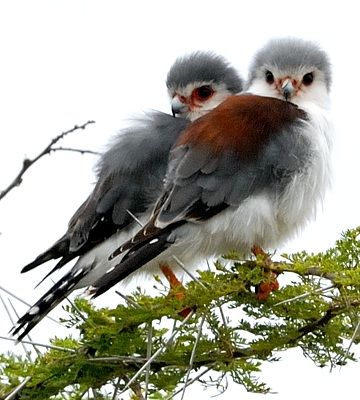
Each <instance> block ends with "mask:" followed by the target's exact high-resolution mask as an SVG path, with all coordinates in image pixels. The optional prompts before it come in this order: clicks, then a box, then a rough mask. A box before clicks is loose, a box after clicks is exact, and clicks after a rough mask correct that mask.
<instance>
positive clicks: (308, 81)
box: [302, 72, 314, 86]
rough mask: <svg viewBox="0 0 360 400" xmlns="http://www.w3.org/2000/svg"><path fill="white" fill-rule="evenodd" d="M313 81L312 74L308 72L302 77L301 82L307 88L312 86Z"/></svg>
mask: <svg viewBox="0 0 360 400" xmlns="http://www.w3.org/2000/svg"><path fill="white" fill-rule="evenodd" d="M313 80H314V74H313V73H312V72H309V73H308V74H305V75H304V76H303V80H302V81H303V84H304V85H306V86H308V85H311V84H312V82H313Z"/></svg>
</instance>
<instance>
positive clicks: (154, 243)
mask: <svg viewBox="0 0 360 400" xmlns="http://www.w3.org/2000/svg"><path fill="white" fill-rule="evenodd" d="M172 244H173V241H169V231H162V232H160V234H159V235H157V236H156V238H149V240H148V241H147V242H146V243H144V242H143V243H140V244H138V245H137V246H136V247H134V248H132V249H130V250H129V252H128V253H127V254H126V255H125V256H124V258H123V259H122V260H121V262H120V263H119V264H117V265H116V266H115V267H114V268H111V269H110V270H109V271H108V272H107V273H106V274H105V275H103V276H102V277H101V278H100V279H98V280H97V281H96V282H95V283H94V284H93V285H92V287H91V288H90V290H89V293H90V294H92V295H93V298H95V297H98V296H100V295H101V294H103V293H104V292H106V291H107V290H108V289H110V288H111V287H112V286H114V285H115V284H116V283H118V282H120V281H122V280H123V279H125V278H126V277H127V276H128V275H130V274H131V273H133V272H135V271H136V270H138V269H139V268H140V267H142V266H143V265H144V264H146V263H147V262H149V261H151V260H152V259H153V258H155V257H156V256H158V255H159V254H161V253H162V252H164V251H165V250H166V249H167V248H168V247H170V246H171V245H172Z"/></svg>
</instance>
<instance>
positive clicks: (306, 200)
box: [92, 39, 332, 296]
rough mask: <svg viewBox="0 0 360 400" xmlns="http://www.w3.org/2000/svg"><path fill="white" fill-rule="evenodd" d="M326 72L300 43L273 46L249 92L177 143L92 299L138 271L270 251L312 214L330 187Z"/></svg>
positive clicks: (309, 46)
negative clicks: (148, 208) (147, 206)
mask: <svg viewBox="0 0 360 400" xmlns="http://www.w3.org/2000/svg"><path fill="white" fill-rule="evenodd" d="M330 86H331V66H330V62H329V59H328V56H327V55H326V53H325V52H324V51H323V50H321V49H320V48H319V47H318V46H317V45H315V44H313V43H312V42H308V41H304V40H300V39H279V40H272V41H270V42H269V43H268V44H267V45H266V46H265V47H264V48H263V49H261V50H260V51H259V52H258V53H257V54H256V55H255V58H254V61H253V63H252V66H251V68H250V74H249V82H248V93H245V94H240V95H238V96H231V97H230V98H228V99H227V100H225V101H224V102H223V103H222V104H221V105H219V106H218V107H217V108H215V109H214V110H213V111H211V112H210V113H208V114H207V115H206V116H204V117H202V118H200V119H198V120H196V121H195V122H193V123H192V124H191V125H189V126H188V127H187V129H186V130H185V131H184V132H183V133H182V134H181V136H180V137H179V139H178V140H177V143H176V145H175V146H174V147H173V149H172V151H171V155H170V161H169V165H168V170H167V175H166V181H165V185H164V188H163V192H162V195H161V196H160V197H159V199H158V201H157V203H156V205H155V208H154V211H153V214H152V216H151V218H150V220H149V221H148V222H147V223H146V225H145V226H144V227H143V229H141V230H140V231H139V232H138V233H137V234H136V235H134V237H133V238H132V239H131V240H129V241H127V242H126V243H124V244H123V245H122V246H120V247H119V249H118V250H117V251H116V252H114V253H113V254H112V255H111V257H110V258H111V259H114V258H115V259H116V256H118V255H119V254H122V259H121V260H120V261H119V264H118V265H117V266H116V267H115V268H114V267H112V268H110V269H109V270H108V272H107V273H106V274H105V275H103V276H102V277H101V278H100V279H99V280H98V281H97V282H95V284H93V285H92V286H93V287H92V293H93V294H94V296H98V295H100V294H101V293H103V292H105V291H106V290H108V289H109V288H110V287H112V286H113V285H114V284H115V283H117V282H119V281H121V280H123V279H124V278H126V277H128V276H129V275H130V274H132V273H133V272H134V271H136V270H137V269H138V268H140V267H143V269H146V270H147V271H153V270H154V268H156V266H157V265H158V264H159V263H162V262H166V263H168V264H170V265H171V266H172V267H173V268H176V263H175V262H174V261H173V260H172V256H174V255H175V256H177V257H178V258H179V259H181V260H182V262H183V263H184V264H185V265H188V263H190V264H191V262H192V260H193V259H194V258H197V257H199V256H201V257H205V256H206V257H209V256H212V255H221V254H225V253H227V252H228V251H230V250H238V251H240V252H242V253H244V254H250V253H251V250H252V249H254V248H262V249H273V248H274V247H277V246H279V245H281V244H282V243H283V242H284V241H285V240H287V239H288V238H290V237H291V236H292V235H294V233H295V232H297V231H298V229H299V228H300V227H302V226H303V225H304V224H305V223H306V222H307V221H308V220H310V219H312V218H313V217H314V215H315V212H316V209H317V206H318V204H319V203H320V202H321V200H322V198H323V196H324V193H325V191H326V189H327V187H328V186H329V182H330V175H331V174H330V170H331V168H330V151H331V143H332V140H331V137H332V124H331V120H330V115H329V91H330Z"/></svg>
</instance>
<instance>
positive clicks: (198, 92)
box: [194, 86, 214, 100]
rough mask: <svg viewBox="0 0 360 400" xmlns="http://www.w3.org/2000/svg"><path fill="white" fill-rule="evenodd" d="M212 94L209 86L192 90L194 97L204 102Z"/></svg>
mask: <svg viewBox="0 0 360 400" xmlns="http://www.w3.org/2000/svg"><path fill="white" fill-rule="evenodd" d="M213 94H214V90H213V88H212V87H211V86H200V87H198V88H196V89H195V90H194V96H195V98H197V99H198V100H206V99H208V98H209V97H211V96H212V95H213Z"/></svg>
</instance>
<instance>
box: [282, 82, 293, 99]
mask: <svg viewBox="0 0 360 400" xmlns="http://www.w3.org/2000/svg"><path fill="white" fill-rule="evenodd" d="M281 90H282V92H283V96H284V97H285V100H286V101H288V100H289V99H290V98H291V97H292V95H293V94H294V91H295V88H294V85H293V84H292V82H291V80H290V79H289V78H287V79H285V80H284V82H283V83H282V85H281Z"/></svg>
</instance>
